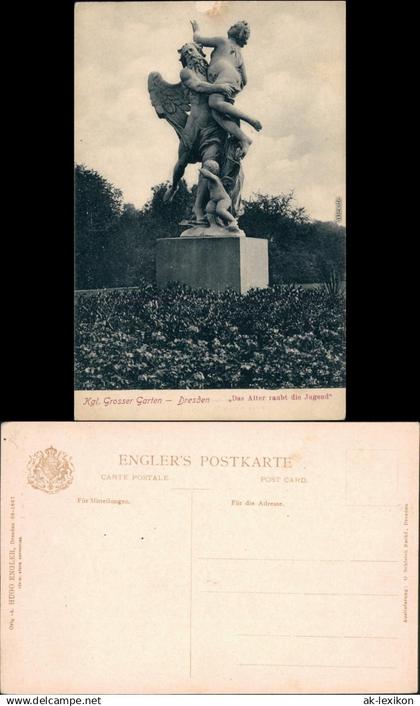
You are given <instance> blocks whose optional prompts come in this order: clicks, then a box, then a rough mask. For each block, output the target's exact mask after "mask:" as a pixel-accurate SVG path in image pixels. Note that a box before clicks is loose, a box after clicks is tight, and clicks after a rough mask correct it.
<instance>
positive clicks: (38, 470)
mask: <svg viewBox="0 0 420 706" xmlns="http://www.w3.org/2000/svg"><path fill="white" fill-rule="evenodd" d="M73 471H74V468H73V463H72V460H71V458H70V457H69V456H67V454H65V453H64V451H58V450H57V449H55V448H54V446H49V447H48V449H45V450H44V451H37V452H36V453H35V454H33V456H30V457H29V461H28V483H29V485H31V486H32V487H33V488H35V489H36V490H43V491H44V492H45V493H57V492H58V491H59V490H64V489H65V488H68V486H69V485H70V484H71V483H72V481H73Z"/></svg>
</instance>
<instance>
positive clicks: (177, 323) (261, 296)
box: [76, 281, 345, 390]
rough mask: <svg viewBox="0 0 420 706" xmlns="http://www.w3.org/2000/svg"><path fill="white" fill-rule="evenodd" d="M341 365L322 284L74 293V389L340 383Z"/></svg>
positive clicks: (335, 325)
mask: <svg viewBox="0 0 420 706" xmlns="http://www.w3.org/2000/svg"><path fill="white" fill-rule="evenodd" d="M344 368H345V353H344V300H343V297H342V296H341V295H336V296H331V294H329V293H328V291H326V290H325V289H314V290H304V289H303V288H302V287H298V286H274V287H269V288H267V289H255V290H251V291H250V292H248V293H247V294H245V295H240V294H237V293H236V292H233V291H230V290H228V291H225V292H222V293H216V292H212V291H207V290H197V291H193V290H190V289H188V288H187V287H184V286H179V285H174V286H171V287H168V288H167V289H163V290H160V289H157V288H156V287H155V286H154V285H153V284H150V283H148V282H146V281H145V282H144V283H142V286H141V287H140V288H136V289H131V290H130V289H125V290H104V291H102V292H97V291H95V292H93V291H92V292H88V293H79V294H78V295H77V302H76V388H77V389H83V390H94V389H96V390H101V389H109V390H111V389H120V390H122V389H165V388H166V389H171V388H172V389H205V388H208V389H211V388H268V389H280V388H302V387H310V388H317V387H342V386H344V384H345V383H344Z"/></svg>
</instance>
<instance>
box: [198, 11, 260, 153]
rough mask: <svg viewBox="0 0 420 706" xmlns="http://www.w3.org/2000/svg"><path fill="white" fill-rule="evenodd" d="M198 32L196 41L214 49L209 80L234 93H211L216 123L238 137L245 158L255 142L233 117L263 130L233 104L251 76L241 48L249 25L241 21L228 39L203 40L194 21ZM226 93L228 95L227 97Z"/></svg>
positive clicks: (208, 38)
mask: <svg viewBox="0 0 420 706" xmlns="http://www.w3.org/2000/svg"><path fill="white" fill-rule="evenodd" d="M191 25H192V28H193V31H194V35H193V38H194V42H196V43H197V44H199V45H201V46H204V47H214V49H213V51H212V54H211V59H210V66H209V70H208V78H209V81H210V83H213V84H217V85H219V86H221V87H222V86H223V87H225V86H226V85H227V86H229V87H230V89H231V90H230V94H226V93H224V92H223V91H220V92H219V93H213V92H212V93H211V95H210V96H209V106H210V108H212V109H213V110H212V115H213V117H214V118H215V120H216V121H217V122H218V123H219V125H221V126H222V127H223V128H224V129H225V130H227V132H229V133H230V134H231V135H233V136H234V137H236V138H237V140H238V142H239V144H240V146H241V156H243V157H244V156H245V155H246V153H247V152H248V149H249V146H250V145H251V144H252V140H251V139H250V138H249V137H248V136H247V135H246V134H245V133H244V132H243V131H242V130H241V129H240V127H239V126H238V125H237V124H236V123H235V122H234V121H233V120H231V119H229V118H232V117H233V118H238V119H240V120H245V122H247V123H249V125H252V127H254V128H255V129H256V130H261V128H262V125H261V123H260V121H259V120H257V119H256V118H251V117H250V116H249V115H247V114H246V113H244V112H243V111H242V110H239V109H238V108H236V107H235V106H234V105H231V103H233V98H235V97H236V96H237V94H238V93H239V92H240V91H241V90H242V89H243V88H244V87H245V86H246V84H247V76H246V70H245V64H244V60H243V58H242V52H241V47H243V46H245V44H246V43H247V42H248V39H249V36H250V29H249V25H248V22H245V21H242V22H237V23H236V24H235V25H233V26H232V27H231V28H230V29H229V30H228V33H227V37H203V35H202V34H200V30H199V26H198V23H197V22H196V21H195V20H193V21H192V22H191ZM223 93H224V94H223Z"/></svg>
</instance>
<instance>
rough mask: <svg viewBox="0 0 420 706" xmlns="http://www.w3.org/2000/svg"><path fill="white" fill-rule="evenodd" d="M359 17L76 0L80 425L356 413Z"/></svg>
mask: <svg viewBox="0 0 420 706" xmlns="http://www.w3.org/2000/svg"><path fill="white" fill-rule="evenodd" d="M345 21H346V18H345V2H343V1H342V0H332V1H326V0H315V1H314V2H303V1H298V2H289V1H284V2H283V1H278V2H277V1H273V0H258V1H257V0H250V1H249V2H248V0H235V1H227V0H211V1H208V2H207V1H206V2H192V1H191V2H176V3H174V2H159V3H157V2H152V1H147V0H146V1H145V2H135V1H134V2H112V1H111V2H79V3H76V5H75V28H76V31H75V40H76V41H75V59H76V61H75V69H76V71H75V160H76V164H75V382H74V387H75V417H76V419H80V420H92V421H93V420H98V421H99V420H108V421H117V420H138V421H141V420H153V419H158V420H174V421H176V420H178V421H183V420H186V419H189V420H210V421H211V420H246V419H250V420H338V419H344V418H345V386H346V358H345V311H346V303H345V302H346V298H345V283H346V265H345V253H346V193H345V190H346V188H345V187H346V184H345Z"/></svg>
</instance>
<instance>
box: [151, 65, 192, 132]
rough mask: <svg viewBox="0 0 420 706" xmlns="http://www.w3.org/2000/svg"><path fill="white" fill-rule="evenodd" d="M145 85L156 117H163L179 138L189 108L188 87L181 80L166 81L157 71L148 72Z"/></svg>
mask: <svg viewBox="0 0 420 706" xmlns="http://www.w3.org/2000/svg"><path fill="white" fill-rule="evenodd" d="M147 87H148V89H149V94H150V100H151V102H152V105H153V107H154V109H155V110H156V113H157V115H158V117H159V118H165V120H167V121H168V123H170V124H171V125H172V127H173V128H174V130H175V132H176V133H177V135H178V137H179V138H181V135H182V131H183V129H184V127H185V124H186V122H187V119H188V111H189V110H191V103H190V95H189V90H188V88H186V86H184V85H183V84H182V83H181V82H179V83H167V81H164V79H163V78H162V76H161V75H160V73H158V72H157V71H153V72H152V73H151V74H149V79H148V82H147Z"/></svg>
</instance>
